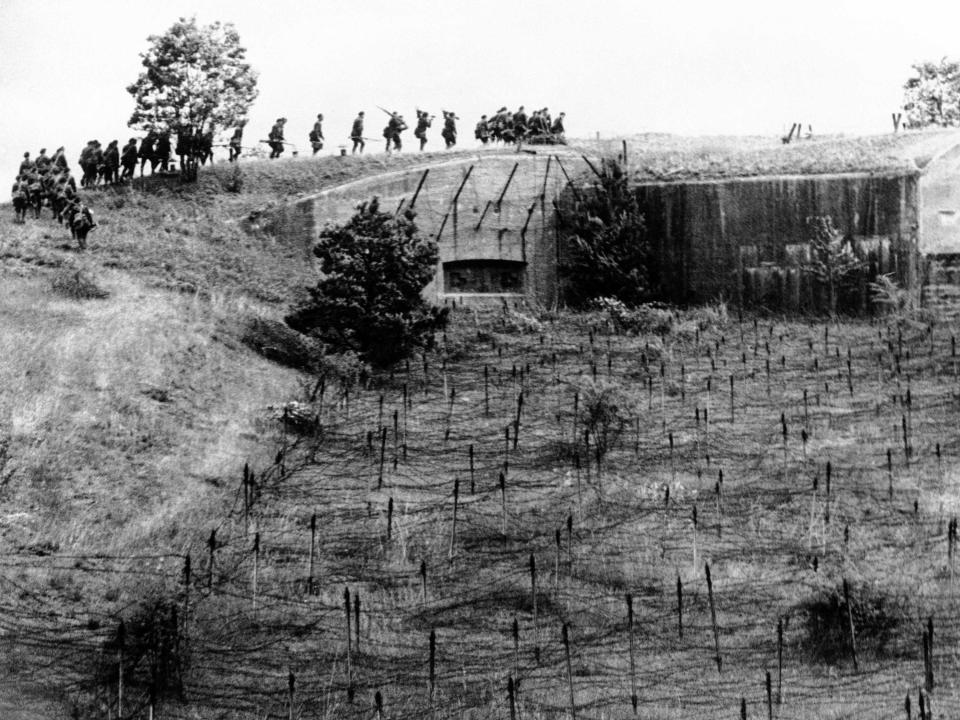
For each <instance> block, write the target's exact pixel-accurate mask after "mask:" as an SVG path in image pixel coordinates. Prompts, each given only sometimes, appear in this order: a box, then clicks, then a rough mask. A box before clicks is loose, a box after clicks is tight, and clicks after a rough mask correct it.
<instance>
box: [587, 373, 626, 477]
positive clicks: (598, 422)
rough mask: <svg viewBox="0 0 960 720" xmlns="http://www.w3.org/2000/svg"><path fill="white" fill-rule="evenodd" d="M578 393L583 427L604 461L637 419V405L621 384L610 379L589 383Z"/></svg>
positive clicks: (599, 456) (598, 455)
mask: <svg viewBox="0 0 960 720" xmlns="http://www.w3.org/2000/svg"><path fill="white" fill-rule="evenodd" d="M578 391H579V393H580V417H579V421H580V424H581V426H582V427H583V429H584V430H588V431H589V432H590V438H591V440H592V442H593V444H594V449H595V452H596V454H597V458H598V459H600V460H602V459H603V458H604V456H605V455H606V454H607V452H608V451H609V450H610V448H612V447H613V446H614V445H615V444H616V443H617V441H618V440H619V439H620V436H621V435H622V434H623V432H624V430H626V429H627V428H628V427H629V426H630V423H631V421H632V420H633V418H634V417H635V416H636V403H635V402H634V400H633V398H632V397H630V396H629V395H628V394H627V393H626V392H625V391H624V390H623V388H622V387H621V386H620V385H619V384H618V383H613V382H608V381H606V380H587V381H586V382H584V383H583V384H582V385H581V386H580V387H579V389H578Z"/></svg>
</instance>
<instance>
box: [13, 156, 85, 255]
mask: <svg viewBox="0 0 960 720" xmlns="http://www.w3.org/2000/svg"><path fill="white" fill-rule="evenodd" d="M10 195H11V200H12V201H13V212H14V222H17V223H23V222H25V221H26V218H27V213H28V212H32V214H33V217H34V218H36V219H39V218H40V212H41V210H42V209H43V207H44V205H46V206H48V207H49V208H50V209H51V211H52V213H53V217H54V218H55V219H56V220H57V222H59V223H60V224H64V223H65V224H66V225H67V227H68V228H70V235H71V236H72V237H73V238H74V239H75V240H76V241H77V242H78V244H79V245H80V248H81V249H83V248H85V247H86V246H87V234H88V233H89V232H90V231H91V230H93V229H94V228H95V227H96V226H97V225H96V223H95V222H94V220H93V212H92V211H91V210H90V208H89V207H87V205H86V204H85V203H84V202H83V201H82V200H81V199H80V197H79V196H78V194H77V181H76V179H75V178H74V176H73V174H72V173H71V172H70V167H69V165H68V164H67V158H66V156H65V155H64V152H63V148H62V147H60V148H57V151H56V152H55V153H54V154H53V155H52V156H48V155H47V150H46V148H43V149H41V150H40V153H39V155H37V157H36V158H31V157H30V153H28V152H26V153H24V154H23V161H22V162H21V163H20V167H19V169H18V171H17V177H16V179H15V180H14V182H13V188H12V190H11V193H10Z"/></svg>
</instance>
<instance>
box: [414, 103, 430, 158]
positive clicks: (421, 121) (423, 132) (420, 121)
mask: <svg viewBox="0 0 960 720" xmlns="http://www.w3.org/2000/svg"><path fill="white" fill-rule="evenodd" d="M431 125H433V115H430V114H428V113H427V111H426V110H419V109H418V110H417V128H416V130H414V131H413V136H414V137H415V138H417V140H419V141H420V151H421V152H423V148H424V147H426V144H427V128H429V127H430V126H431Z"/></svg>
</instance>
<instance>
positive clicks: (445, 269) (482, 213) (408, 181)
mask: <svg viewBox="0 0 960 720" xmlns="http://www.w3.org/2000/svg"><path fill="white" fill-rule="evenodd" d="M561 166H562V167H561ZM583 166H584V163H583V160H582V159H581V158H580V157H579V156H578V155H576V154H574V153H572V152H570V151H566V150H564V149H561V148H550V149H544V148H538V149H537V152H536V154H530V153H526V152H522V153H512V152H511V153H483V154H478V155H477V156H475V157H471V158H467V159H462V160H455V161H451V162H444V163H439V164H437V163H433V164H430V165H426V166H423V167H413V168H410V169H406V170H401V171H397V172H393V173H388V174H384V175H379V176H376V177H371V178H364V179H362V180H357V181H355V182H351V183H348V184H345V185H340V186H338V187H335V188H331V189H329V190H326V191H324V192H321V193H318V194H317V195H314V196H310V197H307V198H304V199H302V200H299V201H297V202H296V203H294V204H293V205H290V206H288V207H287V208H285V210H284V211H283V213H282V217H280V218H277V220H276V221H275V222H274V223H273V226H274V231H275V232H278V233H282V234H283V236H284V237H285V238H287V239H299V240H300V241H302V242H303V243H304V244H305V246H306V247H310V246H312V244H313V242H314V241H315V239H316V237H317V234H318V233H319V231H320V230H321V228H323V226H324V225H326V224H328V223H330V224H340V223H343V222H345V221H347V220H348V219H349V218H350V217H351V216H352V215H353V213H354V212H355V210H356V206H357V205H358V204H359V203H360V202H363V201H367V200H370V199H371V198H372V197H374V196H376V197H378V198H379V199H380V207H381V209H382V210H386V211H395V210H397V208H400V207H402V208H407V207H409V206H410V205H411V204H413V208H414V210H415V212H416V214H417V225H418V226H419V228H420V230H421V232H423V233H424V234H425V235H428V236H430V237H433V238H436V239H437V241H438V244H439V249H440V264H439V265H438V267H437V273H436V276H435V278H434V280H433V282H432V283H431V284H430V285H429V286H428V287H427V288H426V290H425V295H426V296H427V297H428V298H430V299H431V300H433V301H436V302H440V303H443V302H446V301H450V300H457V301H470V300H475V299H478V298H480V299H482V298H496V299H500V298H509V299H520V298H523V299H526V300H528V301H531V302H537V303H539V304H544V305H552V304H555V303H556V302H557V300H558V297H557V292H558V285H557V252H558V250H557V229H556V226H555V222H554V217H555V212H554V209H553V201H554V199H556V198H557V197H558V196H559V194H560V193H561V191H562V190H563V188H564V187H565V186H566V185H567V177H566V175H565V174H564V170H566V172H567V173H568V174H570V175H571V176H573V175H574V173H576V174H579V173H580V172H581V171H582V168H583ZM421 181H422V184H421ZM418 188H419V192H418Z"/></svg>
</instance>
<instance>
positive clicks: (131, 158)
mask: <svg viewBox="0 0 960 720" xmlns="http://www.w3.org/2000/svg"><path fill="white" fill-rule="evenodd" d="M120 164H121V165H122V166H123V173H122V174H121V175H120V179H121V180H126V179H127V178H130V179H131V180H132V179H133V172H134V170H136V168H137V139H136V138H130V141H129V142H128V143H127V144H126V145H124V146H123V152H122V153H121V154H120Z"/></svg>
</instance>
